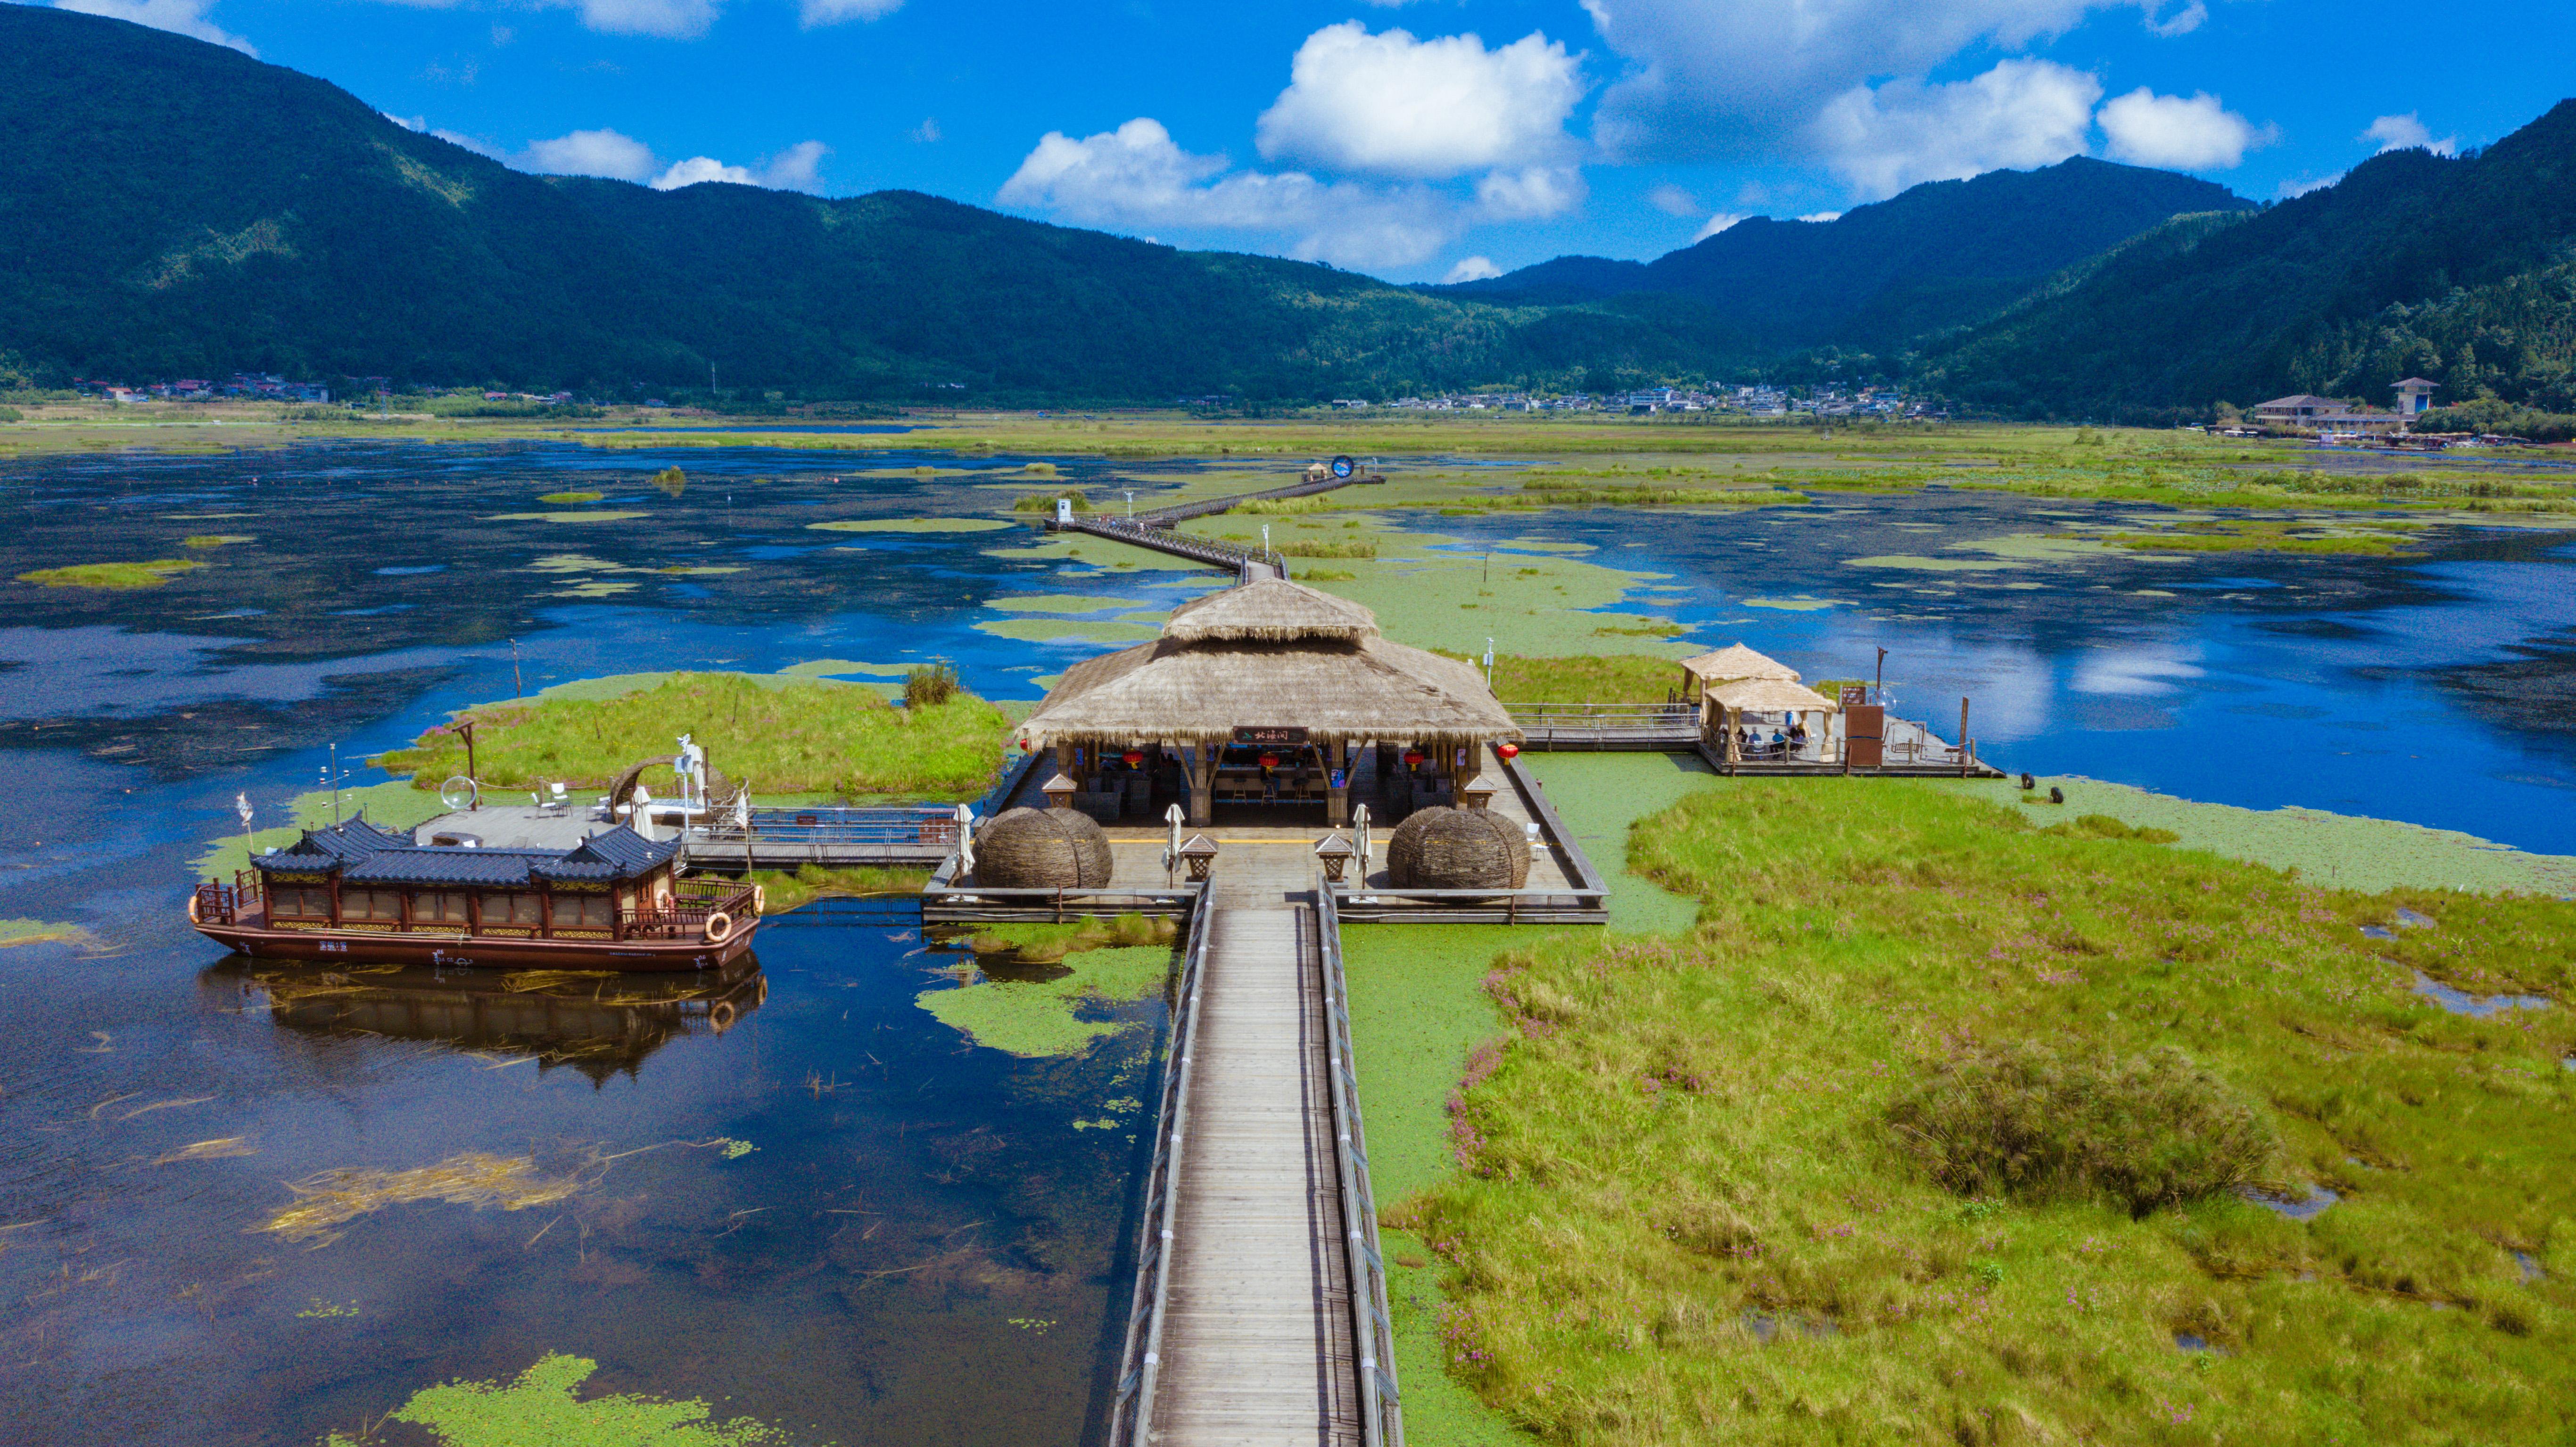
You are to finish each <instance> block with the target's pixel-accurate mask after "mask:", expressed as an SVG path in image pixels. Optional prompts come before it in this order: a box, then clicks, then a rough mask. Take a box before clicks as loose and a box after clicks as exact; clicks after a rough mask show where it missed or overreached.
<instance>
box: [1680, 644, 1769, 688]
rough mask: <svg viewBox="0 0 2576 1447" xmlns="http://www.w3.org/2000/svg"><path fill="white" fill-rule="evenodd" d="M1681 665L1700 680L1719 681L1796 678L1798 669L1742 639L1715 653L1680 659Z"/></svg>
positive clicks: (1703, 681)
mask: <svg viewBox="0 0 2576 1447" xmlns="http://www.w3.org/2000/svg"><path fill="white" fill-rule="evenodd" d="M1682 668H1683V669H1684V670H1685V671H1687V672H1688V673H1690V674H1691V675H1692V676H1693V677H1695V678H1697V679H1698V680H1699V681H1700V682H1702V683H1722V682H1724V681H1726V680H1727V679H1730V678H1778V679H1785V680H1787V681H1788V682H1790V683H1796V682H1797V681H1798V670H1796V669H1794V668H1791V667H1790V666H1789V665H1787V664H1785V663H1782V662H1781V661H1780V660H1778V659H1776V658H1772V657H1770V656H1768V655H1765V654H1760V653H1756V652H1754V651H1753V650H1752V649H1750V648H1747V647H1745V646H1744V645H1743V644H1741V643H1733V644H1729V645H1727V646H1726V647H1724V648H1721V649H1719V650H1717V651H1716V652H1715V653H1703V654H1701V655H1700V656H1699V657H1697V658H1685V659H1683V660H1682Z"/></svg>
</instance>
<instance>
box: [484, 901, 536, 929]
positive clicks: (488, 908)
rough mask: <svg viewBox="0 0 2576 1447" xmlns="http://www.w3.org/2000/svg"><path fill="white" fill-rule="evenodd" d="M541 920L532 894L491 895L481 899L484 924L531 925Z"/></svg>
mask: <svg viewBox="0 0 2576 1447" xmlns="http://www.w3.org/2000/svg"><path fill="white" fill-rule="evenodd" d="M539 918H541V916H540V915H539V914H538V911H537V897H536V896H535V895H533V894H491V895H485V896H484V897H483V922H484V923H485V924H524V925H533V924H535V923H537V921H538V920H539Z"/></svg>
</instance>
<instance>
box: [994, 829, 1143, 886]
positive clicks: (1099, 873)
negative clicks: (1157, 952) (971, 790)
mask: <svg viewBox="0 0 2576 1447" xmlns="http://www.w3.org/2000/svg"><path fill="white" fill-rule="evenodd" d="M1109 872H1110V856H1109V836H1108V835H1106V834H1104V833H1102V832H1101V830H1100V823H1099V821H1098V820H1096V819H1093V818H1092V817H1091V816H1090V815H1088V814H1084V813H1080V812H1078V811H1076V810H1072V809H1011V810H1007V811H1005V812H1003V813H1002V814H1001V815H999V816H998V817H996V818H995V819H994V820H993V821H992V822H991V823H988V824H986V825H985V826H984V827H983V828H981V829H978V830H976V831H975V883H977V884H980V885H983V886H985V887H987V888H990V889H1106V888H1108V887H1109Z"/></svg>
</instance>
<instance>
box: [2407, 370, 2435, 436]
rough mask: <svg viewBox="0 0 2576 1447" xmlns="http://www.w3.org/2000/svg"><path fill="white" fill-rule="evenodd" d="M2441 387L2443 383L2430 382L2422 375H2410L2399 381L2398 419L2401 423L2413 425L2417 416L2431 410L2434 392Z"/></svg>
mask: <svg viewBox="0 0 2576 1447" xmlns="http://www.w3.org/2000/svg"><path fill="white" fill-rule="evenodd" d="M2441 389H2442V384H2441V383H2439V382H2428V381H2426V380H2424V379H2423V378H2421V377H2409V378H2407V379H2406V380H2405V381H2403V382H2400V383H2398V384H2397V421H2398V423H2399V425H2401V426H2409V427H2411V426H2413V425H2414V423H2415V419H2416V418H2418V417H2421V416H2423V415H2424V414H2425V413H2426V412H2429V411H2431V410H2432V407H2433V394H2434V393H2435V392H2438V391H2440V390H2441Z"/></svg>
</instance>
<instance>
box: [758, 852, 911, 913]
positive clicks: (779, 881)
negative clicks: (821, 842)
mask: <svg viewBox="0 0 2576 1447" xmlns="http://www.w3.org/2000/svg"><path fill="white" fill-rule="evenodd" d="M743 878H744V879H746V880H748V881H750V882H751V883H753V884H757V885H759V886H760V887H761V894H762V907H761V913H762V914H763V916H768V915H779V914H785V913H787V912H788V911H789V910H794V909H803V908H804V907H805V906H807V905H809V904H812V903H813V902H814V901H816V900H818V899H869V898H873V897H875V896H878V895H887V894H919V893H921V889H922V886H923V885H926V884H928V883H930V871H929V870H927V869H875V868H864V867H863V868H855V869H825V868H824V867H823V866H821V865H819V864H807V865H802V866H800V867H798V869H797V870H796V872H795V873H793V874H790V873H787V872H786V871H784V870H777V869H755V870H753V871H752V872H751V873H749V874H746V875H744V876H743Z"/></svg>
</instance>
